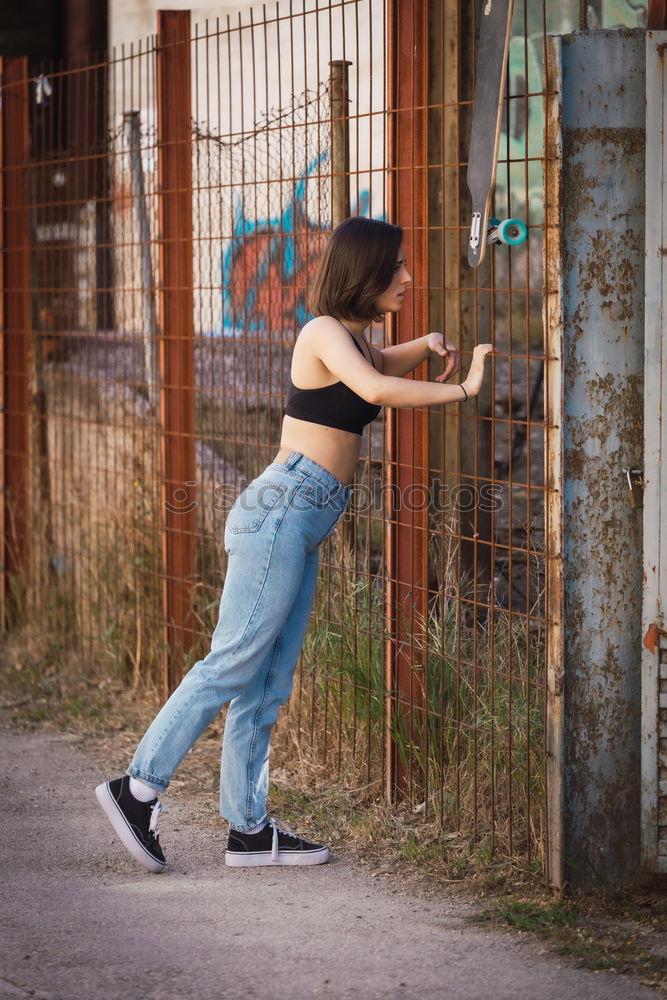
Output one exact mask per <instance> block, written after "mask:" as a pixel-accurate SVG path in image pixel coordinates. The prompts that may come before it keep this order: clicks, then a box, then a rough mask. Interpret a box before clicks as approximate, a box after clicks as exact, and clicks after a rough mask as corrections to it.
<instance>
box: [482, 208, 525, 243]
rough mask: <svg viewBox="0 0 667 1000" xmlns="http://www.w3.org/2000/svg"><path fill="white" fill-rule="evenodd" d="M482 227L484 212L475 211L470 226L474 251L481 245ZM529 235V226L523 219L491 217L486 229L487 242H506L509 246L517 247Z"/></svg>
mask: <svg viewBox="0 0 667 1000" xmlns="http://www.w3.org/2000/svg"><path fill="white" fill-rule="evenodd" d="M481 229H482V213H481V212H473V214H472V224H471V226H470V249H471V250H472V251H473V252H474V251H476V250H477V248H478V246H479V240H480V235H481ZM527 236H528V227H527V225H526V223H525V222H522V221H521V219H502V220H501V219H489V221H488V228H487V230H486V242H487V243H488V244H492V243H504V244H505V246H508V247H516V246H519V245H520V244H521V243H523V242H524V240H525V239H526V237H527Z"/></svg>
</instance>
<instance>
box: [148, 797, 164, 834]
mask: <svg viewBox="0 0 667 1000" xmlns="http://www.w3.org/2000/svg"><path fill="white" fill-rule="evenodd" d="M164 811H165V808H164V806H163V805H162V803H161V802H160V801H159V800H158V801H157V802H156V803H155V805H153V806H151V821H150V823H149V824H148V835H149V837H153V839H154V840H159V839H160V834H159V833H158V829H157V821H158V817H159V815H160V813H161V812H164Z"/></svg>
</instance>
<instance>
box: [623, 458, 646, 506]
mask: <svg viewBox="0 0 667 1000" xmlns="http://www.w3.org/2000/svg"><path fill="white" fill-rule="evenodd" d="M623 473H624V475H625V478H626V480H627V483H628V489H629V490H630V506H631V507H643V506H644V473H643V472H642V470H641V469H631V468H629V467H628V468H624V469H623Z"/></svg>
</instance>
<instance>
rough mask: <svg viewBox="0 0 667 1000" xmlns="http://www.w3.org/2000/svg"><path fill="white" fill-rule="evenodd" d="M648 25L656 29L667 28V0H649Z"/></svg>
mask: <svg viewBox="0 0 667 1000" xmlns="http://www.w3.org/2000/svg"><path fill="white" fill-rule="evenodd" d="M646 27H647V28H649V29H650V30H654V31H660V30H662V29H664V28H667V0H648V11H647V17H646Z"/></svg>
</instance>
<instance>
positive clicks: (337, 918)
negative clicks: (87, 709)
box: [0, 729, 656, 1000]
mask: <svg viewBox="0 0 667 1000" xmlns="http://www.w3.org/2000/svg"><path fill="white" fill-rule="evenodd" d="M0 759H1V760H2V767H1V774H2V778H1V788H2V796H1V802H2V805H1V813H0V815H1V823H2V826H1V828H0V833H1V838H2V862H1V866H2V867H1V873H0V878H1V880H2V881H1V883H0V886H1V894H2V916H1V920H2V923H1V928H2V930H1V936H0V997H2V998H16V1000H19V998H25V997H37V998H42V1000H98V998H99V1000H102V998H104V1000H116V998H118V1000H120V998H133V1000H175V998H177V997H178V998H181V997H187V998H189V1000H227V998H229V1000H245V998H263V1000H273V998H274V997H276V998H277V997H281V998H282V997H285V998H290V1000H309V998H311V997H330V998H336V1000H343V998H348V997H349V998H354V1000H380V998H382V1000H392V998H411V1000H412V998H418V1000H430V998H436V997H437V998H445V997H446V998H451V1000H458V998H461V1000H463V998H465V1000H477V998H480V1000H482V998H484V1000H505V998H507V1000H519V998H522V997H525V998H530V1000H536V998H537V1000H557V998H563V1000H565V998H567V1000H571V998H576V1000H603V998H604V1000H607V998H609V1000H614V998H619V1000H621V998H622V1000H635V998H636V1000H640V998H647V1000H648V998H649V997H655V996H656V994H655V992H654V991H653V990H651V989H649V988H648V987H644V986H641V985H639V984H638V983H635V982H633V981H632V980H630V979H627V978H625V977H621V976H615V975H613V974H610V973H592V972H586V971H582V970H578V969H574V968H572V967H570V966H568V965H566V964H564V963H562V962H560V961H559V960H558V958H557V957H555V956H554V955H552V954H549V953H544V951H543V949H542V947H541V945H540V943H539V941H535V940H533V939H532V938H522V939H517V938H516V937H515V936H514V935H509V934H504V933H501V932H500V931H497V930H485V929H481V930H480V929H478V928H475V927H471V926H470V925H469V923H468V922H467V920H466V917H467V915H468V914H469V913H470V912H471V911H472V904H471V903H469V902H466V901H463V900H461V899H460V898H452V899H451V900H448V899H447V897H446V896H445V897H442V898H440V899H438V900H437V901H433V900H432V899H423V898H420V897H418V896H416V895H411V894H410V892H402V891H400V890H399V889H398V888H397V887H396V885H395V882H396V880H393V884H392V881H391V880H388V879H385V880H382V879H379V878H370V877H369V876H368V875H367V874H364V873H362V872H360V871H359V870H358V868H355V867H354V866H352V864H351V863H349V862H346V861H344V860H338V861H334V862H333V863H332V864H329V865H322V866H318V867H313V868H310V869H309V868H303V869H299V868H292V869H290V868H286V869H269V868H264V869H254V870H253V869H251V870H243V869H227V868H225V866H224V864H223V849H224V836H223V833H222V828H221V835H220V838H219V839H216V841H215V842H213V840H212V839H211V837H210V835H209V834H203V833H202V831H201V829H198V828H197V825H196V823H194V822H188V799H187V795H185V794H180V795H179V796H178V797H177V798H176V797H174V798H173V799H170V800H169V801H168V809H169V812H168V813H167V814H164V815H163V816H162V817H161V831H162V832H161V841H162V843H163V844H164V846H165V850H166V854H167V858H168V861H169V867H168V869H167V870H166V871H165V872H164V873H163V874H161V875H151V874H149V873H148V872H145V871H144V870H143V869H141V868H139V867H138V866H137V865H136V864H135V863H134V862H133V861H132V859H131V858H130V857H129V855H126V853H125V851H124V848H122V846H121V845H119V843H118V841H117V839H116V837H115V834H114V832H113V830H112V828H111V826H110V825H109V823H108V821H107V820H106V818H105V817H104V815H103V813H102V812H101V810H100V808H99V806H98V805H97V802H96V800H95V797H94V794H93V788H94V786H95V785H96V784H97V783H98V782H99V781H100V780H101V778H102V777H108V775H100V774H99V770H98V769H97V767H96V766H95V765H94V764H93V762H92V759H90V758H88V757H86V756H85V755H84V753H83V752H82V750H81V747H80V746H79V745H75V744H74V743H73V742H72V740H71V739H68V737H67V736H64V735H60V734H54V733H49V732H32V733H23V732H16V731H11V730H8V729H0Z"/></svg>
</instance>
